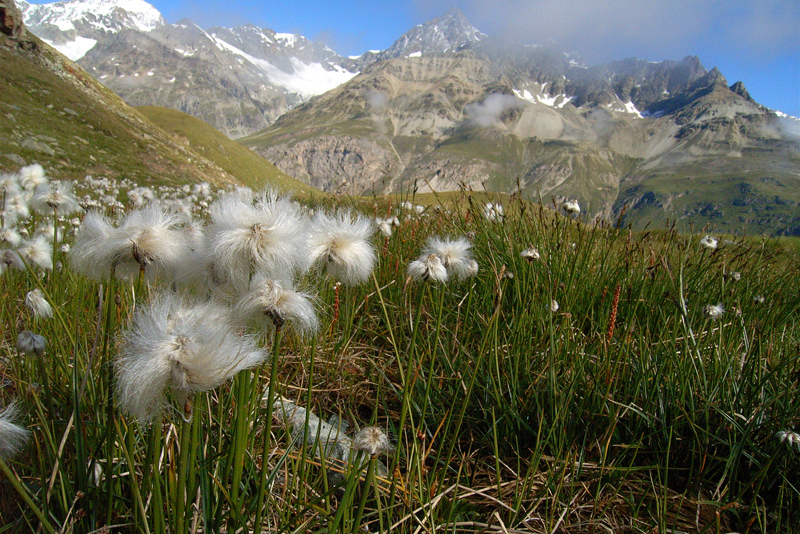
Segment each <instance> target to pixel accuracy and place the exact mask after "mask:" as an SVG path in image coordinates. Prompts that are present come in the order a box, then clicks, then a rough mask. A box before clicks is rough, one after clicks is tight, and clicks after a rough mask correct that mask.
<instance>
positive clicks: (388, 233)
mask: <svg viewBox="0 0 800 534" xmlns="http://www.w3.org/2000/svg"><path fill="white" fill-rule="evenodd" d="M395 219H397V217H390V218H388V219H384V218H382V217H376V218H375V225H376V226H377V227H378V230H379V231H380V233H381V234H383V236H384V237H392V228H393V226H394V224H393V221H394V220H395Z"/></svg>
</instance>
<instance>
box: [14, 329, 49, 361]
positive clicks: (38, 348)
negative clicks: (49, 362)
mask: <svg viewBox="0 0 800 534" xmlns="http://www.w3.org/2000/svg"><path fill="white" fill-rule="evenodd" d="M45 348H47V339H45V338H44V336H40V335H39V334H34V333H33V332H31V331H30V330H23V331H22V332H20V333H19V335H18V336H17V352H19V353H20V354H36V355H37V356H41V355H42V354H44V349H45Z"/></svg>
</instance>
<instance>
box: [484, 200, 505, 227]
mask: <svg viewBox="0 0 800 534" xmlns="http://www.w3.org/2000/svg"><path fill="white" fill-rule="evenodd" d="M504 215H505V211H504V210H503V205H502V204H499V203H496V202H487V203H486V204H484V205H483V217H484V218H485V219H486V220H487V221H489V222H493V223H494V222H500V221H502V220H503V217H504Z"/></svg>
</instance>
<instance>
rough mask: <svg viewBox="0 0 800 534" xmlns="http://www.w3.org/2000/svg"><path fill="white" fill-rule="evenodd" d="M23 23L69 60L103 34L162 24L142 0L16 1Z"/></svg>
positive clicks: (149, 6) (137, 29) (153, 11)
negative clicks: (40, 2)
mask: <svg viewBox="0 0 800 534" xmlns="http://www.w3.org/2000/svg"><path fill="white" fill-rule="evenodd" d="M19 7H20V9H21V10H22V12H23V16H24V21H25V25H26V26H27V27H28V29H29V30H30V31H32V32H33V33H34V34H36V35H37V36H39V38H41V39H42V40H44V41H45V42H47V43H48V44H50V45H51V46H53V47H55V48H56V49H57V50H59V51H60V52H61V53H63V54H64V55H65V56H67V57H68V58H70V59H71V60H73V61H77V60H78V59H80V58H81V57H83V56H84V55H85V54H86V52H88V51H89V50H90V49H91V48H92V47H93V46H94V45H95V44H96V43H97V40H98V39H101V38H103V37H104V36H105V35H108V34H113V33H117V32H120V31H122V30H126V29H129V30H136V31H140V32H149V31H152V30H154V29H156V28H159V27H161V26H163V25H164V24H166V22H165V21H164V19H163V18H162V17H161V13H159V12H158V10H157V9H156V8H154V7H153V6H151V5H150V4H148V3H147V2H145V1H144V0H63V1H61V2H55V3H52V4H29V3H27V2H25V1H24V0H21V1H20V2H19Z"/></svg>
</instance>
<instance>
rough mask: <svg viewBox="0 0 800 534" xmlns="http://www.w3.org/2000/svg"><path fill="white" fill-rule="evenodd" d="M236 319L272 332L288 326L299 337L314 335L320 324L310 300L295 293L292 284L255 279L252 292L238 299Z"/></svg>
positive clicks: (235, 310)
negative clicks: (286, 324) (279, 327)
mask: <svg viewBox="0 0 800 534" xmlns="http://www.w3.org/2000/svg"><path fill="white" fill-rule="evenodd" d="M233 313H234V316H235V317H236V318H237V320H238V321H240V322H242V323H255V324H258V325H260V326H262V327H266V328H268V329H272V328H273V327H278V326H283V325H284V323H286V322H288V323H289V325H290V326H291V327H292V328H293V329H294V330H295V331H297V332H298V333H300V334H314V333H316V332H317V330H318V329H319V320H318V319H317V313H316V310H315V309H314V304H313V302H312V299H311V296H310V295H308V294H306V293H303V292H300V291H296V290H295V289H294V288H293V287H292V284H291V282H288V281H280V280H273V279H270V278H266V277H264V276H262V275H256V276H255V277H253V281H252V282H251V283H250V291H248V292H247V293H246V294H245V295H243V296H242V297H241V299H239V301H238V303H237V304H236V307H235V309H234V312H233Z"/></svg>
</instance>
